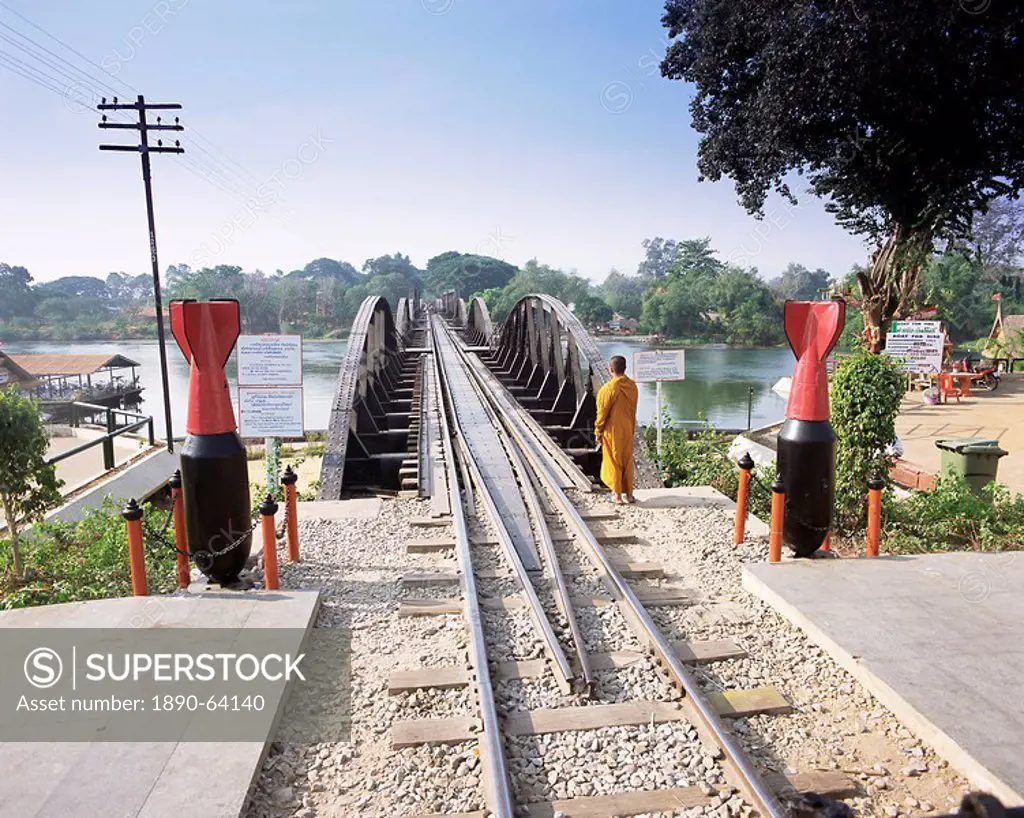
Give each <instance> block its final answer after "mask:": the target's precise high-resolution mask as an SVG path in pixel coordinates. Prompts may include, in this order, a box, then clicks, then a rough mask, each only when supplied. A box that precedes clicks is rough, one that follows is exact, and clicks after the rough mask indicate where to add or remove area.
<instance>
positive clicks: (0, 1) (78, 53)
mask: <svg viewBox="0 0 1024 818" xmlns="http://www.w3.org/2000/svg"><path fill="white" fill-rule="evenodd" d="M0 6H2V7H3V8H5V9H7V10H8V11H9V12H10V13H11V14H13V15H14V16H16V17H20V18H21V19H22V20H24V21H25V22H26V23H28V24H29V25H30V26H32V28H34V29H35V30H36V31H40V32H42V33H43V34H45V35H46V36H47V37H49V38H50V39H51V40H53V41H54V42H57V43H60V45H62V46H63V47H64V48H66V49H67V50H68V51H70V52H71V53H72V54H74V55H75V56H77V57H78V58H79V59H82V60H85V61H86V62H87V63H89V65H91V66H93V67H94V68H98V69H99V70H100V71H101V72H102V73H103V74H105V75H106V76H108V77H112V78H113V79H116V80H117V81H118V82H120V83H121V84H122V85H124V86H125V87H126V88H129V89H131V90H132V91H135V89H134V88H132V87H131V86H130V85H128V83H126V82H125V81H124V80H122V79H120V78H119V77H116V76H114V75H113V74H110V73H108V72H107V71H106V70H105V69H104V68H103V66H101V65H97V64H96V63H94V62H93V61H92V60H90V59H89V58H88V57H86V56H85V54H83V53H82V52H81V51H78V50H76V49H75V48H73V47H72V46H70V45H68V44H67V43H66V42H64V41H63V40H62V39H60V38H59V37H57V36H56V35H54V34H51V33H50V32H49V31H47V30H46V29H45V28H43V27H42V26H39V25H36V24H35V23H33V22H32V21H31V20H30V19H28V17H26V16H25V15H24V14H22V13H21V12H20V11H18V10H17V9H14V8H11V7H10V6H9V5H7V3H5V2H3V0H0ZM6 27H7V28H10V26H6ZM21 36H23V37H24V36H25V35H21ZM25 39H29V38H28V37H26V38H25ZM40 47H42V46H40ZM58 59H63V58H61V57H58ZM65 62H66V60H65ZM100 84H101V85H103V86H104V87H105V88H109V89H110V91H111V93H113V94H115V95H116V94H117V93H118V92H117V91H115V90H114V89H113V88H111V86H109V85H107V84H106V83H103V82H101V83H100Z"/></svg>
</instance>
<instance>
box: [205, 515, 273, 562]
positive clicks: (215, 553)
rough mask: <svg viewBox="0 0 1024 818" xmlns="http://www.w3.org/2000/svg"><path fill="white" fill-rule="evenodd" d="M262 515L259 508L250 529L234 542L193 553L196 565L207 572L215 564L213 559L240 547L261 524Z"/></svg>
mask: <svg viewBox="0 0 1024 818" xmlns="http://www.w3.org/2000/svg"><path fill="white" fill-rule="evenodd" d="M260 516H261V515H260V512H259V509H258V508H257V509H256V513H255V514H254V515H253V518H252V525H250V526H249V530H248V531H244V532H243V533H242V534H241V536H239V537H238V538H237V539H236V540H235V541H234V542H231V543H228V544H227V545H226V546H224V547H223V548H212V549H204V550H203V551H196V553H195V554H193V555H192V559H193V560H194V561H195V564H196V567H197V568H198V569H199V570H200V571H202V572H203V573H204V574H205V573H206V571H207V569H208V568H209V567H210V566H211V565H212V564H213V561H214V560H215V559H217V557H222V556H224V554H227V553H228V552H229V551H233V550H234V549H236V548H238V546H240V545H241V544H242V543H243V542H245V539H246V537H248V536H250V535H251V534H252V532H254V531H255V530H256V526H258V525H259V524H260Z"/></svg>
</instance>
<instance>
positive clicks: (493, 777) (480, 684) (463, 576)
mask: <svg viewBox="0 0 1024 818" xmlns="http://www.w3.org/2000/svg"><path fill="white" fill-rule="evenodd" d="M430 358H431V366H432V367H433V372H434V384H435V386H436V388H437V389H438V394H443V392H444V386H445V381H444V378H443V375H442V372H441V366H440V365H439V364H438V361H437V359H438V356H437V355H436V354H435V355H431V356H430ZM435 403H436V406H437V412H438V415H439V417H440V425H441V449H442V456H443V457H444V462H445V472H446V474H447V478H448V493H449V498H450V505H451V511H452V521H453V523H454V528H455V542H456V555H457V557H458V560H459V568H460V571H459V584H460V586H461V588H462V596H463V600H464V607H463V615H464V616H465V619H466V625H467V627H468V629H469V633H470V639H469V655H470V664H471V665H472V666H473V673H474V676H475V678H476V693H477V704H478V706H479V708H480V717H481V720H482V722H483V740H482V741H480V756H481V759H480V760H481V762H482V764H483V769H484V773H485V775H484V797H485V799H486V801H487V807H488V809H489V810H490V811H491V813H493V815H494V818H515V799H514V798H513V796H512V783H511V781H510V780H509V777H508V769H507V767H506V765H505V751H504V748H503V747H502V744H501V730H500V727H499V723H498V711H497V707H496V706H495V704H494V689H493V688H492V687H491V676H490V668H489V667H488V664H487V646H486V644H485V642H484V625H483V617H482V616H481V614H480V600H479V597H478V596H477V590H476V577H474V576H473V560H472V556H471V555H470V552H469V531H468V529H467V527H466V516H465V514H464V513H463V510H462V499H461V497H460V496H459V482H458V480H459V475H458V471H457V470H456V468H455V451H454V447H453V446H452V440H451V428H450V425H449V423H448V416H447V414H446V413H445V407H444V402H443V400H442V401H435Z"/></svg>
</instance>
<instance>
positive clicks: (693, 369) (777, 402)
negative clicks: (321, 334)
mask: <svg viewBox="0 0 1024 818" xmlns="http://www.w3.org/2000/svg"><path fill="white" fill-rule="evenodd" d="M168 342H169V343H168V348H167V359H168V377H169V381H170V391H171V410H172V413H173V418H174V426H175V428H174V433H175V436H179V437H180V436H182V435H184V433H185V432H184V429H185V413H186V410H187V406H188V365H187V364H186V363H185V359H184V358H183V357H182V355H181V352H179V351H178V348H177V345H176V344H175V343H174V341H173V340H172V339H170V338H168ZM598 347H599V348H600V349H601V352H602V353H603V354H604V355H605V356H606V357H611V356H612V355H624V356H625V357H626V359H627V361H630V366H632V355H633V352H635V351H637V350H641V349H646V348H647V346H646V345H645V344H642V343H639V342H635V341H628V340H600V341H598ZM3 351H4V352H8V353H11V354H15V355H16V354H17V353H19V352H23V353H32V354H43V353H50V354H63V355H66V354H78V355H90V354H96V353H104V354H111V355H113V354H115V353H116V354H121V355H124V356H125V357H127V358H131V359H132V360H134V361H138V362H139V364H140V367H139V370H138V372H139V377H140V380H141V381H142V385H143V387H144V388H145V391H144V392H143V399H144V401H145V402H144V404H143V406H142V410H143V411H144V412H146V413H147V414H152V415H153V416H154V420H155V422H156V429H157V435H158V436H163V434H164V431H165V429H164V420H163V414H164V413H163V390H162V388H161V383H160V355H159V349H158V347H157V343H156V341H95V342H77V343H75V344H74V345H69V344H58V343H44V342H10V343H7V344H4V346H3ZM344 354H345V341H344V340H341V341H307V342H306V343H305V344H303V348H302V362H303V384H304V394H303V400H304V405H305V426H306V428H307V429H310V430H313V429H326V428H327V424H328V422H329V420H330V415H331V401H332V398H333V394H334V386H335V381H336V380H337V377H338V367H339V366H340V364H341V359H342V357H343V356H344ZM792 371H793V355H792V353H791V352H790V351H789V349H788V348H779V349H739V348H729V347H717V346H715V347H697V348H692V349H687V350H686V380H685V381H680V382H676V383H665V384H664V385H663V395H664V400H665V403H666V409H667V410H668V412H669V413H670V414H671V416H672V417H673V418H674V419H676V420H696V419H697V418H699V417H701V416H703V417H705V418H707V420H709V421H710V422H711V423H714V424H715V425H717V426H721V427H724V428H736V429H740V428H745V427H746V425H747V399H748V391H749V389H750V388H753V390H754V394H753V400H752V404H751V409H752V412H751V421H752V423H753V425H754V426H761V425H764V424H767V423H772V422H773V421H776V420H779V419H780V418H781V417H782V415H783V413H784V411H785V408H786V407H785V402H784V401H783V400H782V399H781V398H780V397H779V396H778V395H776V394H775V393H774V392H772V391H771V387H772V385H773V384H774V383H775V382H776V381H777V380H778V379H779V378H781V377H783V376H785V375H790V374H792ZM228 379H229V380H230V382H231V388H232V393H234V390H235V362H234V356H232V359H231V361H229V363H228ZM654 415H655V389H654V384H641V385H640V406H639V409H638V416H639V419H640V422H641V423H647V422H650V421H652V420H653V418H654Z"/></svg>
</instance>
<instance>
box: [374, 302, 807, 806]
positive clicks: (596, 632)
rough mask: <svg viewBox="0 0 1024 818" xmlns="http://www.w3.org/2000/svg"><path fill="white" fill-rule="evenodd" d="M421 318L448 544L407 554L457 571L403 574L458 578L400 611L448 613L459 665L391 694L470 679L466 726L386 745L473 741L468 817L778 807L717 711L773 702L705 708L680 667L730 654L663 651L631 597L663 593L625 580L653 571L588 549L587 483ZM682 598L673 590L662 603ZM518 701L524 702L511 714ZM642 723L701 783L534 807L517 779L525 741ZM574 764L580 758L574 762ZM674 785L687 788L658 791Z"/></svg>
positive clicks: (441, 727)
mask: <svg viewBox="0 0 1024 818" xmlns="http://www.w3.org/2000/svg"><path fill="white" fill-rule="evenodd" d="M430 320H431V325H430V336H431V340H432V347H433V351H434V354H433V355H430V356H427V357H426V358H425V360H424V366H425V367H427V368H428V370H429V371H428V375H427V377H425V378H424V382H425V383H428V384H431V385H432V388H434V389H435V390H436V394H435V396H434V399H433V405H434V406H435V407H436V411H437V424H436V425H437V430H436V431H437V433H439V437H440V447H439V448H440V455H441V457H440V459H441V461H442V463H443V468H436V469H435V474H436V475H438V478H437V479H435V481H434V486H433V489H434V491H442V490H446V491H447V493H448V506H449V507H450V511H451V516H450V523H451V526H452V529H453V532H454V539H453V540H447V541H440V540H439V541H434V542H433V545H431V542H430V541H427V542H425V543H420V544H418V546H417V550H419V551H421V552H422V551H425V550H431V548H433V549H435V550H443V549H445V548H447V547H451V548H453V549H454V551H455V554H456V557H457V561H458V572H457V574H455V575H451V574H437V575H433V576H430V575H426V576H423V575H420V576H417V577H409V578H407V579H408V580H410V584H415V585H417V586H418V587H419V586H429V585H431V584H432V583H436V584H441V585H444V584H446V583H449V584H450V583H458V586H459V590H460V598H459V599H458V600H453V599H438V598H436V597H435V598H423V599H408V600H407V601H406V603H405V605H404V614H405V615H421V614H429V613H455V612H459V613H461V614H462V615H463V617H464V619H465V622H466V627H467V634H468V667H467V668H466V669H465V670H462V669H443V670H440V671H437V670H435V671H429V670H424V671H422V672H418V673H417V672H411V673H410V672H406V673H404V674H398V676H396V678H395V679H394V680H393V683H392V684H391V689H392V692H398V691H401V690H414V689H417V688H419V687H431V686H438V687H454V686H460V685H462V686H469V687H470V688H471V689H472V691H473V694H474V696H473V698H474V705H475V708H476V713H477V717H476V718H446V719H419V720H415V721H408V722H400V723H397V724H396V725H394V727H393V731H392V742H393V745H394V746H396V747H405V746H414V745H417V744H422V743H436V744H446V743H457V742H461V741H467V740H475V741H478V742H479V757H480V766H481V771H482V781H481V783H482V787H483V794H484V801H485V804H486V808H487V812H486V813H485V812H480V813H472V814H471V815H480V816H483V815H486V814H490V815H493V816H497V818H513V816H517V815H522V814H527V815H554V814H564V815H588V816H598V815H608V816H612V815H636V814H641V813H650V812H671V811H674V810H677V809H679V810H685V809H689V808H692V807H700V806H705V805H708V804H709V802H710V798H711V797H712V793H715V794H716V795H717V794H718V793H720V792H726V794H727V795H726V796H718V797H719V802H717V803H718V805H720V806H722V808H726V807H725V803H724V802H723V801H722V798H723V797H728V798H729V801H728V803H729V806H728V808H727V809H726V812H727V813H728V814H751V813H756V814H759V815H762V816H769V817H771V818H775V816H784V815H788V814H790V812H789V807H788V806H787V805H786V804H785V803H784V802H783V801H782V800H780V798H779V797H777V795H776V791H777V790H779V789H781V788H783V787H785V786H786V782H785V781H782V782H781V783H780V782H778V781H776V782H774V783H773V784H772V785H771V786H769V784H768V783H766V782H765V781H764V780H762V777H761V775H760V773H759V772H758V770H757V769H755V767H754V765H753V764H752V763H751V761H750V760H749V758H748V757H747V756H746V754H745V753H744V751H743V750H742V747H741V746H740V744H739V743H738V742H737V740H736V738H735V737H734V736H733V734H732V733H730V731H729V730H727V729H726V728H725V727H724V725H723V720H722V715H721V714H722V712H723V711H724V712H726V713H728V714H729V715H733V716H736V715H750V714H752V713H759V712H772V710H771V705H772V703H771V702H769V703H768V704H767V705H765V704H764V703H763V702H761V703H758V702H754V703H753V704H750V703H749V702H747V705H746V706H747V709H746V710H744V709H743V705H742V704H741V703H742V702H745V701H747V700H746V699H744V698H743V697H742V696H741V697H740V698H739V699H736V700H730V699H729V697H728V696H723V695H722V694H718V697H719V699H720V701H717V702H713V701H712V700H711V699H709V698H708V697H707V696H705V695H704V694H703V693H702V692H701V690H700V688H699V687H698V685H697V684H696V682H695V680H694V678H693V676H692V675H691V672H690V670H689V669H688V667H687V660H689V661H690V662H694V661H701V660H702V659H704V660H708V659H710V660H714V659H715V658H728V655H729V650H728V649H726V650H725V652H724V654H723V655H721V656H716V655H713V654H714V649H711V650H710V653H711V654H712V655H709V654H708V648H707V645H701V644H693V645H686V644H682V645H681V644H680V643H677V642H675V643H674V642H672V641H670V640H669V639H668V638H667V637H666V636H665V635H664V634H663V633H662V632H661V631H660V630H659V629H658V627H657V626H656V625H655V623H654V621H653V620H652V618H651V616H650V614H649V613H648V611H647V610H646V608H645V607H644V599H645V598H646V599H647V600H648V601H649V602H653V604H673V599H672V596H673V595H672V594H671V593H666V592H665V591H664V590H663V589H655V590H647V591H646V592H645V589H643V588H638V589H636V590H634V588H633V587H632V586H631V585H630V584H629V582H628V581H627V576H629V575H633V576H638V577H644V576H647V575H649V574H654V575H656V574H657V571H656V569H655V568H653V567H651V566H645V565H644V564H642V563H641V564H636V563H634V564H626V565H623V564H620V563H616V562H615V561H613V560H612V559H611V558H610V557H609V556H608V554H607V553H606V550H605V548H604V547H603V545H602V542H601V540H602V538H604V539H608V538H609V537H611V538H613V537H614V536H615V534H614V533H609V532H607V531H602V530H601V529H599V528H596V527H595V528H594V529H592V528H591V526H590V525H589V522H593V521H594V520H593V519H592V518H587V517H586V516H585V515H584V514H583V513H581V512H580V511H579V510H578V509H577V508H576V506H575V505H574V503H573V502H572V499H571V497H570V494H569V492H572V491H579V490H589V488H590V487H589V481H587V480H586V479H585V478H583V477H582V475H580V474H579V472H578V470H576V469H575V467H574V466H573V464H572V463H571V461H570V460H569V459H568V458H567V457H566V456H565V455H564V454H563V453H562V452H561V450H559V449H558V447H557V446H556V445H554V444H553V442H552V441H551V440H550V439H549V438H548V437H547V435H545V434H544V432H543V429H541V428H540V427H539V426H538V425H537V424H536V423H533V422H532V420H531V419H530V417H529V414H528V413H527V412H526V411H525V410H523V409H522V408H521V407H520V406H519V405H518V404H517V403H516V401H515V399H514V398H512V396H511V395H510V393H508V392H507V391H506V390H505V389H504V388H503V387H502V385H501V383H500V380H499V378H498V377H497V376H496V375H495V374H494V373H492V372H491V371H489V370H488V368H487V367H486V365H485V364H484V363H483V362H482V361H481V359H480V358H478V357H477V356H476V355H475V354H472V353H469V352H468V351H466V350H465V349H464V348H463V345H462V344H461V342H460V341H459V339H458V337H457V336H456V334H455V333H454V332H453V331H452V330H451V328H450V327H448V326H447V324H446V323H445V322H444V321H443V320H442V319H441V318H440V317H439V316H437V315H434V316H431V319H430ZM441 475H443V481H442V480H441V479H440V478H441ZM440 482H443V483H444V486H441V485H438V484H439V483H440ZM467 511H468V513H467ZM592 516H593V515H591V517H592ZM599 516H600V515H599ZM438 522H443V520H439V521H438ZM623 536H628V534H627V535H623ZM411 550H413V548H412V544H410V551H411ZM680 598H681V597H680V595H678V594H677V595H676V599H675V600H674V601H675V603H678V602H679V601H680ZM400 613H402V611H400ZM524 616H525V617H526V618H528V620H529V628H531V629H532V637H533V640H534V642H533V645H532V646H531V644H530V643H529V640H528V639H527V640H526V645H527V647H526V652H527V653H529V654H530V655H527V656H523V655H518V656H517V655H515V653H516V650H515V649H516V647H517V645H516V644H513V643H516V642H517V639H518V641H523V640H522V638H521V633H522V630H523V629H522V627H521V626H522V625H523V619H524ZM517 623H518V624H517ZM605 631H608V632H611V633H618V632H622V633H625V634H628V638H629V640H630V648H631V649H627V650H621V649H619V650H612V651H607V650H605V651H602V650H600V649H599V648H600V647H601V643H602V636H601V634H602V633H603V632H605ZM517 632H518V633H519V634H520V637H517V636H516V633H517ZM613 641H614V640H613ZM630 666H633V667H634V668H636V667H639V668H640V671H639V672H640V673H643V669H644V668H645V667H646V668H649V671H650V672H649V674H648V675H650V676H651V677H655V678H656V677H658V676H660V677H661V678H662V679H663V680H664V682H667V685H666V684H662V688H661V697H660V698H656V699H653V700H652V699H650V698H648V697H647V696H646V695H644V694H643V691H642V690H641V691H629V690H626V689H625V687H624V686H623V685H620V684H619V683H618V682H615V681H614V680H615V679H616V678H617V676H616V674H617V673H618V672H619V671H620V670H621V669H622V668H625V667H630ZM635 675H636V674H634V676H635ZM524 678H537V679H538V682H537V684H539V685H540V687H541V689H544V688H545V685H546V686H547V688H548V689H549V693H548V695H547V696H545V697H542V698H545V699H546V701H552V702H555V703H556V704H557V706H555V707H551V706H544V707H540V708H536V707H530V706H529V704H530V702H529V700H530V696H529V695H526V696H523V695H522V691H519V695H513V692H514V691H515V690H516V687H515V685H516V684H517V683H518V682H519V680H522V679H524ZM552 683H553V684H552ZM669 685H670V686H671V687H669ZM648 689H649V688H648ZM748 698H749V697H748ZM524 700H525V701H526V702H527V705H528V708H527V709H522V707H521V705H522V703H523V701H524ZM655 724H669V725H678V729H679V730H681V731H684V732H682V733H681V735H683V736H685V737H686V740H687V741H689V742H690V743H691V744H692V745H693V749H692V752H689V754H688V755H687V757H688V758H689V759H690V760H691V763H690V765H689V767H690V768H693V767H694V764H693V763H692V762H693V760H694V759H696V760H697V766H698V767H699V770H698V772H701V773H703V772H705V771H706V772H707V774H706V775H704V776H703V777H702V778H701V781H702V782H703V786H694V785H693V784H692V783H691V780H692V779H693V778H694V776H693V775H691V773H692V772H693V771H692V769H688V770H682V771H678V772H677V773H676V774H674V775H668V776H667V777H666V776H665V775H663V776H661V778H662V779H664V780H665V782H666V783H665V784H664V785H660V786H659V787H658V788H657V789H654V790H652V789H650V788H649V787H648V786H646V785H647V784H648V783H649V782H641V784H643V785H644V786H641V787H638V788H637V789H636V790H635V791H634V792H631V793H621V792H619V793H614V794H611V793H609V794H604V795H599V794H593V793H600V792H601V788H600V787H598V786H596V785H588V784H586V783H585V782H584V783H582V784H580V785H579V786H577V787H576V790H577V792H579V793H582V794H581V795H579V796H578V797H569V798H565V799H557V798H556V799H551V800H548V801H539V802H538V801H537V800H536V797H537V792H536V790H535V788H532V787H531V786H528V785H527V783H524V763H523V758H522V754H518V755H517V754H516V753H515V752H514V751H515V748H516V747H519V746H520V745H521V744H522V742H523V741H525V740H532V739H533V738H534V737H538V736H548V735H550V734H560V733H569V732H572V733H577V734H579V733H583V734H585V735H593V736H594V737H595V738H594V739H592V740H591V739H587V741H585V742H584V744H585V746H587V747H591V748H593V747H597V746H600V740H599V739H597V738H596V737H597V736H599V735H600V734H601V731H602V730H604V729H606V728H614V727H641V726H650V727H652V728H653V726H654V725H655ZM577 743H578V742H577ZM650 751H651V753H656V752H658V749H657V748H656V747H654V748H650ZM513 755H515V757H512V756H513ZM576 763H577V764H578V765H580V766H584V765H586V763H587V761H586V757H585V755H584V757H582V758H580V757H577V759H576ZM709 765H714V766H713V768H712V767H711V766H709ZM525 767H526V769H529V764H527V765H525ZM576 778H578V776H576ZM709 778H710V780H712V781H714V782H715V783H714V784H713V785H708V783H707V781H708V779H709ZM680 780H682V781H685V782H687V783H686V784H685V785H683V786H678V785H672V781H677V782H678V781H680ZM730 793H735V794H736V797H735V798H734V797H732V796H731V795H729V794H730ZM736 798H738V799H742V807H740V805H739V804H738V803H737V802H736ZM711 805H712V806H715V805H716V804H715V803H712V804H711Z"/></svg>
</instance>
